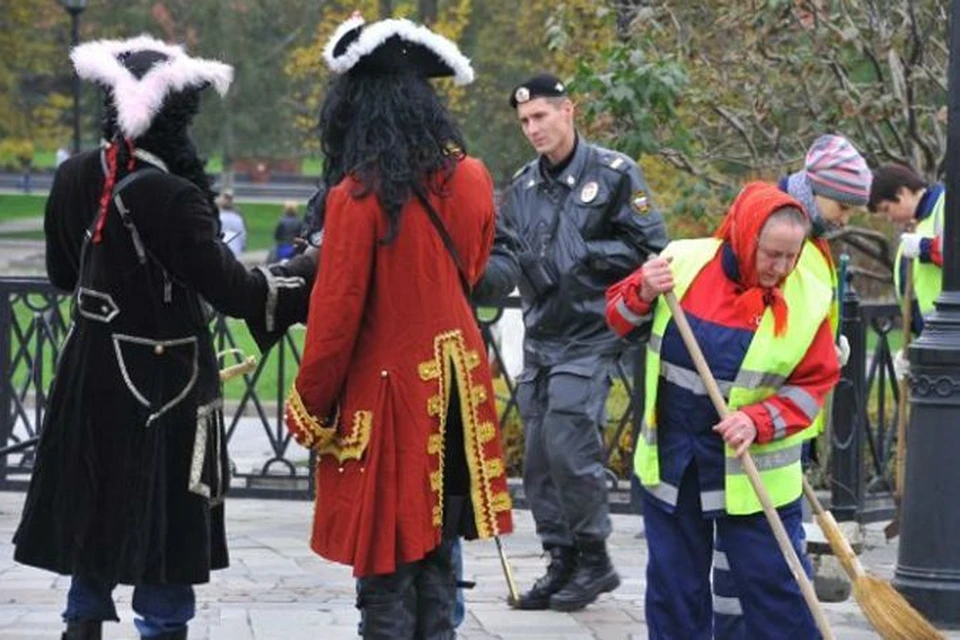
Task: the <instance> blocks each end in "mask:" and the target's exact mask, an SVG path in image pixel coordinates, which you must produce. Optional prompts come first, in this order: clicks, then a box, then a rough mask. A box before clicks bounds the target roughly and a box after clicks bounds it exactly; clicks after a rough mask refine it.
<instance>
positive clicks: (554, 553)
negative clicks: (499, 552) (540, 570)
mask: <svg viewBox="0 0 960 640" xmlns="http://www.w3.org/2000/svg"><path fill="white" fill-rule="evenodd" d="M546 550H547V551H548V552H549V553H550V564H549V565H547V572H546V573H545V574H544V575H542V576H541V577H539V578H537V581H536V582H534V583H533V587H532V588H531V589H530V590H529V591H527V592H526V593H523V594H521V595H520V600H519V601H517V602H512V603H511V605H512V606H513V607H514V608H515V609H528V610H533V609H546V608H548V607H549V606H550V596H552V595H553V594H555V593H556V592H557V591H560V589H562V588H563V585H565V584H566V583H567V581H568V580H569V579H570V576H572V575H573V574H574V572H575V571H576V570H577V550H576V549H574V548H573V547H561V546H556V547H547V548H546Z"/></svg>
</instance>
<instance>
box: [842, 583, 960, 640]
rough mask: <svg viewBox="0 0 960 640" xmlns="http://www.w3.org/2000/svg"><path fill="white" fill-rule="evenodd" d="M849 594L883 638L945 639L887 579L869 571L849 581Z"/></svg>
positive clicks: (888, 639)
mask: <svg viewBox="0 0 960 640" xmlns="http://www.w3.org/2000/svg"><path fill="white" fill-rule="evenodd" d="M853 597H854V598H856V599H857V602H858V603H859V604H860V608H861V609H862V610H863V615H864V616H866V618H867V620H868V621H869V622H870V624H871V625H873V628H874V629H876V631H877V633H879V634H880V636H881V637H882V638H883V639H884V640H945V638H944V637H943V634H941V633H940V632H939V631H937V629H936V628H935V627H934V626H933V625H932V624H930V623H929V622H928V621H927V619H926V618H924V617H923V615H922V614H921V613H920V612H919V611H917V610H916V609H914V608H913V607H912V606H911V605H910V603H909V602H907V600H906V598H904V597H903V596H902V595H901V594H900V593H899V592H898V591H897V590H896V589H894V588H893V587H892V586H891V585H890V584H889V583H887V582H886V581H884V580H881V579H880V578H875V577H874V576H871V575H866V574H864V575H861V576H860V577H858V578H857V579H856V580H854V581H853Z"/></svg>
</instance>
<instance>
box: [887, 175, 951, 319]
mask: <svg viewBox="0 0 960 640" xmlns="http://www.w3.org/2000/svg"><path fill="white" fill-rule="evenodd" d="M945 194H946V189H945V188H944V185H943V184H942V183H939V182H938V183H934V184H930V183H928V182H927V181H926V180H924V179H923V178H922V177H921V176H920V175H919V174H917V172H916V171H914V170H913V169H912V168H911V167H908V166H907V165H903V164H898V163H890V164H885V165H883V166H881V167H880V168H879V169H877V170H876V171H875V172H874V174H873V186H872V187H871V189H870V202H869V204H868V208H869V209H870V211H871V212H874V213H879V214H880V215H882V216H883V217H885V218H886V219H887V220H888V221H889V222H890V223H892V224H893V225H895V226H896V227H897V228H898V229H900V230H901V231H903V233H902V234H901V235H900V245H899V247H898V248H897V255H896V258H895V259H894V264H893V280H894V287H895V290H896V294H897V299H898V300H899V299H900V298H902V297H903V295H904V285H905V283H906V273H907V261H908V260H912V261H913V291H914V295H915V296H916V299H915V300H914V313H913V327H912V329H913V331H914V332H915V333H918V334H919V333H920V332H921V331H923V316H925V315H927V314H929V313H930V312H931V311H933V303H934V301H936V299H937V297H938V296H939V295H940V290H941V289H942V287H943V283H942V279H943V247H942V236H943V213H944V204H945V202H946V197H945Z"/></svg>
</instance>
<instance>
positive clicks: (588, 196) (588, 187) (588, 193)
mask: <svg viewBox="0 0 960 640" xmlns="http://www.w3.org/2000/svg"><path fill="white" fill-rule="evenodd" d="M599 190H600V185H598V184H597V183H596V182H592V181H591V182H588V183H587V184H585V185H583V189H582V190H581V191H580V200H581V202H593V199H594V198H596V197H597V192H598V191H599Z"/></svg>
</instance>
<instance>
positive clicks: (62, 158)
mask: <svg viewBox="0 0 960 640" xmlns="http://www.w3.org/2000/svg"><path fill="white" fill-rule="evenodd" d="M69 158H70V152H69V151H67V149H66V148H65V147H57V157H56V162H57V167H59V166H60V165H62V164H63V163H64V162H66V161H67V160H68V159H69Z"/></svg>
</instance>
